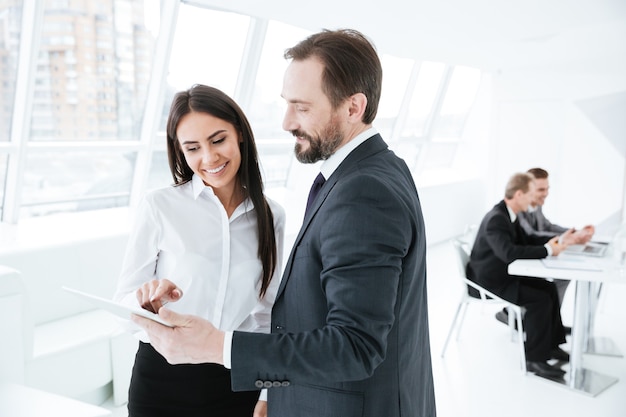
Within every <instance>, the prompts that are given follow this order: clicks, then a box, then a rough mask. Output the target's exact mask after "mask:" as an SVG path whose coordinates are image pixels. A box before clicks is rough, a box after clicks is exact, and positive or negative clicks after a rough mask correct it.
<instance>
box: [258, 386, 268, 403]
mask: <svg viewBox="0 0 626 417" xmlns="http://www.w3.org/2000/svg"><path fill="white" fill-rule="evenodd" d="M259 401H267V389H265V388H263V389H262V390H261V393H260V394H259Z"/></svg>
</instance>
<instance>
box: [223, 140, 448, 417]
mask: <svg viewBox="0 0 626 417" xmlns="http://www.w3.org/2000/svg"><path fill="white" fill-rule="evenodd" d="M231 358H232V370H231V377H232V386H233V389H235V390H249V389H255V388H257V387H258V386H260V385H261V384H262V383H265V384H266V386H268V385H272V386H273V387H272V388H270V389H269V393H268V411H269V415H270V417H308V416H311V417H322V416H324V417H353V416H359V417H381V416H385V417H396V416H397V417H400V416H402V417H409V416H410V417H419V416H424V417H426V416H429V417H430V416H435V414H436V413H435V399H434V389H433V379H432V367H431V359H430V347H429V333H428V312H427V304H426V239H425V231H424V222H423V219H422V213H421V208H420V202H419V198H418V195H417V191H416V189H415V184H414V183H413V179H412V176H411V173H410V172H409V170H408V168H407V166H406V164H405V163H404V161H402V160H401V159H399V158H397V157H396V156H395V155H394V154H393V152H391V151H390V150H388V149H387V145H386V144H385V142H384V141H383V140H382V138H381V137H380V136H379V135H375V136H373V137H371V138H369V139H368V140H366V141H365V142H364V143H362V144H361V145H359V146H358V147H357V148H356V149H355V150H353V151H352V152H351V153H350V154H349V155H348V156H347V157H346V159H345V160H344V161H343V162H342V163H341V165H340V166H339V167H338V168H337V170H336V171H335V172H334V173H333V174H332V175H331V176H330V178H328V179H327V181H326V183H325V184H324V186H323V187H322V189H321V191H320V194H319V195H318V196H317V199H316V200H315V202H314V204H313V205H312V207H311V209H310V211H309V213H308V214H307V215H306V217H305V219H304V223H303V225H302V228H301V230H300V232H299V234H298V236H297V238H296V240H295V243H294V247H293V249H292V252H291V255H290V257H289V260H288V261H287V265H286V267H285V272H284V274H283V279H282V282H281V285H280V288H279V290H278V295H277V297H276V302H275V304H274V308H273V311H272V334H258V333H256V334H253V333H242V332H235V333H234V334H233V341H232V351H231ZM255 384H256V385H255Z"/></svg>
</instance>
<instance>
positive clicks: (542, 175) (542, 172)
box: [526, 168, 548, 180]
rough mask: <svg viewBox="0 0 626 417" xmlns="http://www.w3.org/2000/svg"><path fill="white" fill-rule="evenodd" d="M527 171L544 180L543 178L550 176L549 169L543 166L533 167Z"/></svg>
mask: <svg viewBox="0 0 626 417" xmlns="http://www.w3.org/2000/svg"><path fill="white" fill-rule="evenodd" d="M526 172H528V173H529V174H532V176H533V177H535V178H536V179H538V180H543V179H546V178H548V171H546V170H545V169H543V168H531V169H529V170H528V171H526Z"/></svg>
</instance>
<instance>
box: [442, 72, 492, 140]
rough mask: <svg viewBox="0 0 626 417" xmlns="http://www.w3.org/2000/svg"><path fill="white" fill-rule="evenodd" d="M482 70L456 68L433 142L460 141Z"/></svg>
mask: <svg viewBox="0 0 626 417" xmlns="http://www.w3.org/2000/svg"><path fill="white" fill-rule="evenodd" d="M480 76H481V72H480V70H478V69H476V68H470V67H461V66H459V67H455V68H454V71H453V73H452V77H451V78H450V84H449V85H448V88H447V90H446V96H445V98H444V100H443V104H442V106H441V112H440V113H439V117H438V119H437V123H436V124H435V129H434V131H433V140H451V139H453V140H454V139H458V138H460V137H461V134H462V133H463V127H464V125H465V119H466V118H467V115H468V113H469V111H470V108H471V106H472V104H473V103H474V99H475V97H476V93H477V91H478V86H479V85H480Z"/></svg>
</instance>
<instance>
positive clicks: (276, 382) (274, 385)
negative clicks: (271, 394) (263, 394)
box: [272, 381, 282, 388]
mask: <svg viewBox="0 0 626 417" xmlns="http://www.w3.org/2000/svg"><path fill="white" fill-rule="evenodd" d="M281 385H282V384H281V382H280V381H274V382H272V387H274V388H278V387H280V386H281Z"/></svg>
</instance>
